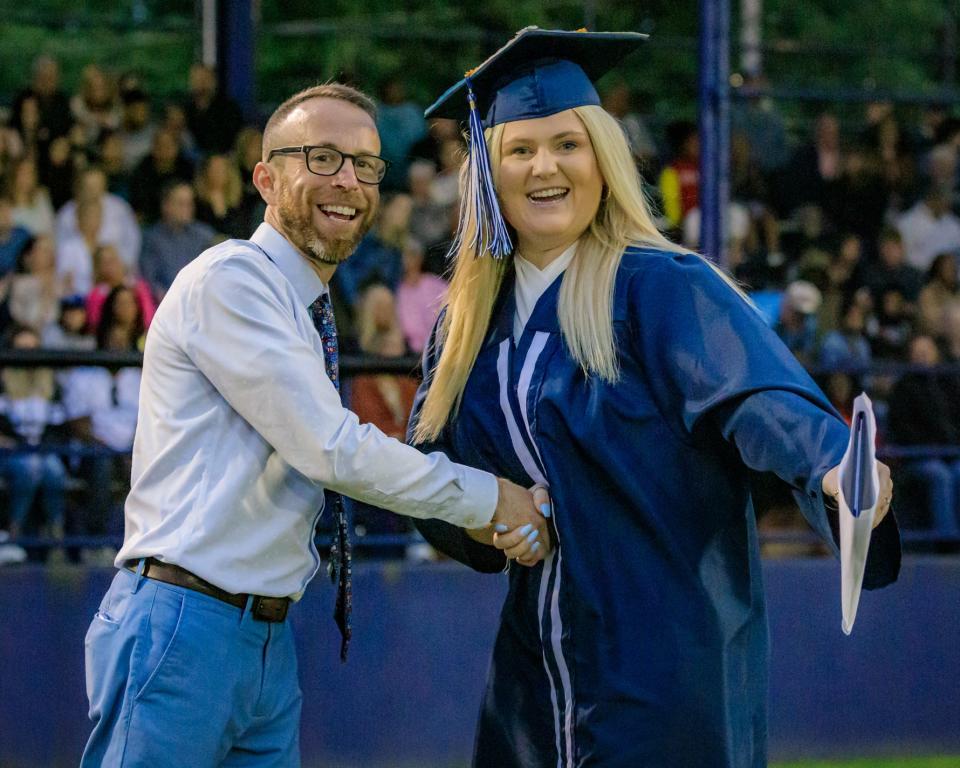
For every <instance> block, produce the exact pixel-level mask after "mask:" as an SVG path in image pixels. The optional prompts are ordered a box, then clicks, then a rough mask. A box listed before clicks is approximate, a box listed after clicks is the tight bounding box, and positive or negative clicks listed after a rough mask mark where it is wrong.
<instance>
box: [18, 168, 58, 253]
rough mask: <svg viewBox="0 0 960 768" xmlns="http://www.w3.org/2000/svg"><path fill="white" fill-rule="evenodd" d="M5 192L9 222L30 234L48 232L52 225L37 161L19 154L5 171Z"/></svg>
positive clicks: (48, 201) (50, 209) (52, 219)
mask: <svg viewBox="0 0 960 768" xmlns="http://www.w3.org/2000/svg"><path fill="white" fill-rule="evenodd" d="M8 179H9V181H8V182H7V191H8V192H9V193H10V197H11V199H12V201H13V221H14V223H15V224H19V225H20V226H21V227H23V228H24V229H26V230H27V231H29V232H30V234H31V235H52V234H53V225H54V213H53V205H52V204H51V202H50V193H49V192H48V191H47V190H46V188H45V187H42V186H40V180H39V176H38V173H37V162H36V160H34V159H33V158H32V157H22V158H20V159H19V160H17V161H16V162H14V163H13V164H12V165H11V167H10V171H9V176H8Z"/></svg>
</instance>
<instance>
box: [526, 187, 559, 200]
mask: <svg viewBox="0 0 960 768" xmlns="http://www.w3.org/2000/svg"><path fill="white" fill-rule="evenodd" d="M566 193H567V190H566V189H564V188H563V187H550V189H538V190H537V191H536V192H531V193H530V194H529V195H527V197H531V198H533V199H534V200H541V199H543V198H546V197H559V196H560V195H565V194H566Z"/></svg>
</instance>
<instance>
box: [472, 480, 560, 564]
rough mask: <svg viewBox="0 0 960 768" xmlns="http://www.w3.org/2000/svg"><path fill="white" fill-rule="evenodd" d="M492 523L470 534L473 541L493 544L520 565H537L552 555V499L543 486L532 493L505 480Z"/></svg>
mask: <svg viewBox="0 0 960 768" xmlns="http://www.w3.org/2000/svg"><path fill="white" fill-rule="evenodd" d="M497 485H498V486H499V491H500V493H499V495H498V497H497V508H496V510H494V513H493V519H492V520H491V521H490V525H488V526H487V527H486V528H480V529H478V530H471V531H467V533H468V534H469V535H470V536H471V538H473V539H475V540H476V541H479V542H482V543H483V544H490V545H492V546H494V547H496V548H497V549H500V550H503V553H504V554H505V555H506V556H507V557H509V558H510V559H511V560H516V561H517V562H518V563H520V565H527V566H531V565H536V564H537V563H539V562H540V561H541V560H543V559H544V558H545V557H546V556H547V555H548V554H550V549H551V546H552V545H551V541H550V531H549V528H548V527H547V518H548V517H550V496H549V495H548V494H547V489H546V488H544V487H543V486H542V485H535V486H533V488H531V489H530V490H527V489H526V488H521V487H520V486H519V485H516V484H515V483H511V482H510V481H509V480H504V479H503V478H498V479H497Z"/></svg>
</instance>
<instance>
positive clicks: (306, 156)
mask: <svg viewBox="0 0 960 768" xmlns="http://www.w3.org/2000/svg"><path fill="white" fill-rule="evenodd" d="M312 149H326V150H328V151H330V152H336V153H337V154H338V155H340V165H338V166H337V169H336V170H335V171H332V172H331V173H318V172H317V171H315V170H313V168H311V167H310V150H312ZM301 153H302V154H303V164H304V165H305V166H306V167H307V170H308V171H309V172H310V173H312V174H314V175H315V176H336V175H337V174H338V173H340V169H341V168H343V164H344V163H345V162H346V161H347V160H348V159H349V160H350V162H351V163H353V172H354V174H355V175H356V176H357V181H359V182H360V183H361V184H370V185H371V186H372V185H379V184H380V183H381V182H382V181H383V180H384V178H385V177H386V175H387V171H388V170H389V169H390V161H389V160H387V159H386V158H384V157H380V156H379V155H369V154H366V153H364V154H362V155H351V154H350V153H348V152H343V151H342V150H339V149H337V148H336V147H330V146H327V145H325V144H304V145H303V146H300V147H279V148H278V149H271V150H270V154H268V155H267V162H268V163H269V162H270V161H271V160H272V159H273V156H274V155H299V154H301ZM358 157H372V158H374V159H376V160H379V161H380V162H382V163H383V173H382V174H381V175H380V178H379V179H378V180H377V181H364V180H363V179H361V178H360V176H359V174H357V158H358Z"/></svg>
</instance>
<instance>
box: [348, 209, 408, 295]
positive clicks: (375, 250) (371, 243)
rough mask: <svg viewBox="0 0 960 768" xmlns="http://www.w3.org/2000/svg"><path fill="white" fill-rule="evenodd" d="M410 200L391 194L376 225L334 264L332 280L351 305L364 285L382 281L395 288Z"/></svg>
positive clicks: (398, 281) (401, 273)
mask: <svg viewBox="0 0 960 768" xmlns="http://www.w3.org/2000/svg"><path fill="white" fill-rule="evenodd" d="M412 207H413V205H412V201H411V200H410V196H409V195H404V194H398V195H394V196H393V197H392V198H390V200H388V201H386V202H384V203H383V205H382V207H381V209H380V213H379V215H378V217H377V222H376V225H375V226H374V227H373V229H371V230H370V231H369V232H368V233H367V234H366V235H365V236H364V238H363V240H361V241H360V245H358V246H357V250H356V251H354V253H353V255H352V256H351V257H350V258H349V259H347V260H346V261H344V262H343V263H341V264H340V266H339V267H337V271H336V274H335V275H334V280H335V281H336V284H337V286H338V288H339V292H340V294H341V297H342V298H343V300H344V301H346V302H347V304H348V305H349V306H351V307H353V308H354V311H356V307H357V304H358V302H359V301H360V293H361V291H362V289H363V287H364V286H365V285H369V284H371V283H374V282H378V283H383V284H384V285H386V286H387V287H388V288H389V289H390V290H391V291H395V290H396V289H397V286H398V285H399V284H400V277H401V276H402V275H403V266H402V264H401V260H400V245H401V243H402V242H403V241H404V240H405V239H406V233H407V227H408V226H409V223H410V212H411V209H412Z"/></svg>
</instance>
